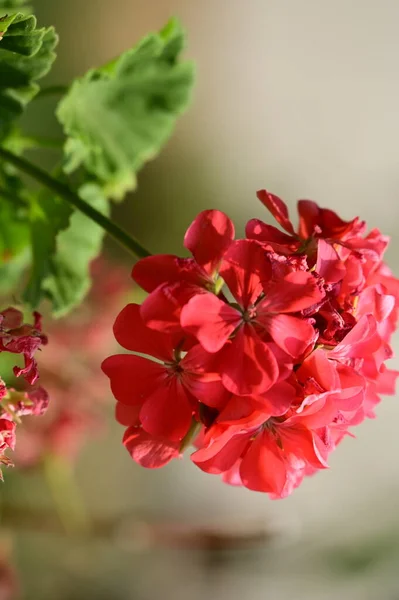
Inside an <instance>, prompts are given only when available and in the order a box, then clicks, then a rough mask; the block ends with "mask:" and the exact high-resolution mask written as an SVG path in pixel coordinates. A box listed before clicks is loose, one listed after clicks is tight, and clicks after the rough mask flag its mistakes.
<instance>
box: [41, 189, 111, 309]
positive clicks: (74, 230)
mask: <svg viewBox="0 0 399 600" xmlns="http://www.w3.org/2000/svg"><path fill="white" fill-rule="evenodd" d="M79 195H80V196H81V198H83V200H86V202H88V203H89V204H90V205H91V206H93V207H94V208H96V209H97V210H99V211H100V212H102V213H104V214H106V215H108V214H109V206H108V202H107V199H106V198H105V196H104V194H103V193H102V191H101V188H99V187H98V186H97V185H95V184H92V183H86V184H85V185H84V186H82V187H81V189H80V190H79ZM103 238H104V230H103V229H102V228H101V227H99V226H98V225H97V224H96V223H94V222H93V221H91V220H90V219H89V218H88V217H86V216H85V215H84V214H82V213H80V212H78V211H76V212H75V213H74V214H73V215H72V216H71V219H70V225H69V227H68V229H66V230H65V231H62V232H61V233H60V234H59V235H58V237H57V249H56V253H55V254H54V256H53V257H52V258H51V265H50V274H49V275H48V276H47V277H46V278H45V280H44V281H43V289H44V290H45V291H46V292H47V295H48V296H49V297H50V298H51V300H52V302H53V314H54V316H56V317H61V316H63V315H65V314H66V313H67V312H69V311H70V310H71V309H72V308H73V307H74V306H76V305H77V304H80V302H81V301H82V300H83V298H84V297H85V295H86V294H87V292H88V291H89V289H90V285H91V280H90V274H89V267H90V263H91V261H92V260H93V259H94V258H96V257H97V256H98V255H99V253H100V251H101V246H102V241H103Z"/></svg>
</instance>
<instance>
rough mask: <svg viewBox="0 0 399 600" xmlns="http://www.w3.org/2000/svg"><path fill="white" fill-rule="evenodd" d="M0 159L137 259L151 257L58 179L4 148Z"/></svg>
mask: <svg viewBox="0 0 399 600" xmlns="http://www.w3.org/2000/svg"><path fill="white" fill-rule="evenodd" d="M0 158H2V159H3V160H5V161H6V162H9V163H10V164H12V165H14V167H16V168H17V169H19V170H20V171H23V172H24V173H26V175H29V176H30V177H33V179H36V181H38V182H39V183H41V184H42V185H44V186H45V187H47V188H48V189H49V190H51V191H52V192H54V193H55V194H56V195H57V196H59V197H60V198H63V199H64V200H65V201H66V202H69V204H71V205H72V206H74V207H75V208H77V209H78V210H80V211H81V212H82V213H83V214H85V215H86V216H87V217H89V219H91V220H92V221H94V222H95V223H97V225H99V226H100V227H102V228H103V229H104V230H105V231H106V232H107V233H109V235H111V236H112V237H113V238H114V239H115V240H116V241H117V242H119V243H120V244H121V245H122V246H123V247H124V248H125V249H127V250H129V252H131V253H133V254H134V255H135V256H137V257H138V258H144V257H146V256H151V254H150V252H148V251H147V250H146V249H145V248H144V247H143V246H142V245H141V244H140V243H139V242H138V241H136V240H135V239H134V238H133V237H131V236H130V235H129V234H128V233H127V232H126V231H124V230H123V229H122V228H121V227H119V225H117V224H116V223H114V222H113V221H111V220H110V219H108V218H107V217H106V216H105V215H103V214H102V213H100V212H99V211H98V210H96V209H95V208H93V207H92V206H90V204H88V203H87V202H85V200H82V198H80V196H78V194H77V193H76V192H74V191H73V190H72V189H71V188H70V187H69V186H68V185H66V184H64V183H62V182H61V181H58V179H55V178H54V177H52V176H51V175H48V174H47V173H46V171H43V169H40V168H39V167H37V166H36V165H34V164H33V163H31V162H29V161H28V160H26V159H25V158H23V157H21V156H16V155H15V154H13V153H12V152H9V151H8V150H5V149H4V148H0Z"/></svg>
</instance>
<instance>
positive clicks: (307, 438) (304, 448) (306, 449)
mask: <svg viewBox="0 0 399 600" xmlns="http://www.w3.org/2000/svg"><path fill="white" fill-rule="evenodd" d="M278 435H279V436H280V439H281V442H282V446H283V449H284V454H285V455H286V456H287V458H289V460H290V463H291V464H294V465H295V464H296V463H297V461H298V460H299V461H303V463H304V464H303V467H305V466H306V465H311V466H312V467H314V468H315V469H326V468H328V464H327V448H325V449H324V450H325V451H324V453H323V454H322V453H321V452H320V446H319V444H317V443H316V440H315V437H314V434H313V432H312V431H310V430H309V429H306V428H305V427H303V428H302V427H300V426H296V427H279V429H278Z"/></svg>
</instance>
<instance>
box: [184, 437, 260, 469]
mask: <svg viewBox="0 0 399 600" xmlns="http://www.w3.org/2000/svg"><path fill="white" fill-rule="evenodd" d="M234 431H235V430H234V429H230V428H229V429H227V430H226V431H225V432H224V433H222V434H221V435H219V436H218V437H217V439H216V440H215V441H214V442H212V443H211V444H210V445H209V446H208V447H206V448H201V449H200V450H197V452H194V453H193V454H192V455H191V460H192V461H193V463H195V464H196V465H197V467H199V468H200V469H202V470H203V471H206V472H207V473H211V474H214V475H219V474H220V473H223V472H224V471H227V470H229V469H231V467H232V466H233V465H234V463H235V462H236V460H238V459H239V458H240V456H241V454H242V452H243V451H244V450H245V448H246V446H247V444H248V440H249V437H250V435H248V433H239V434H234Z"/></svg>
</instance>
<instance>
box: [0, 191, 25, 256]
mask: <svg viewBox="0 0 399 600" xmlns="http://www.w3.org/2000/svg"><path fill="white" fill-rule="evenodd" d="M0 223H1V227H0V262H3V261H4V262H8V261H9V260H10V259H11V258H13V257H14V256H16V255H18V254H20V253H21V252H22V251H23V250H24V249H25V248H26V246H27V244H28V241H29V226H28V222H27V219H26V211H25V210H24V209H21V210H18V209H16V207H15V206H13V204H12V203H11V201H10V200H6V199H4V198H2V196H1V190H0Z"/></svg>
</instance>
